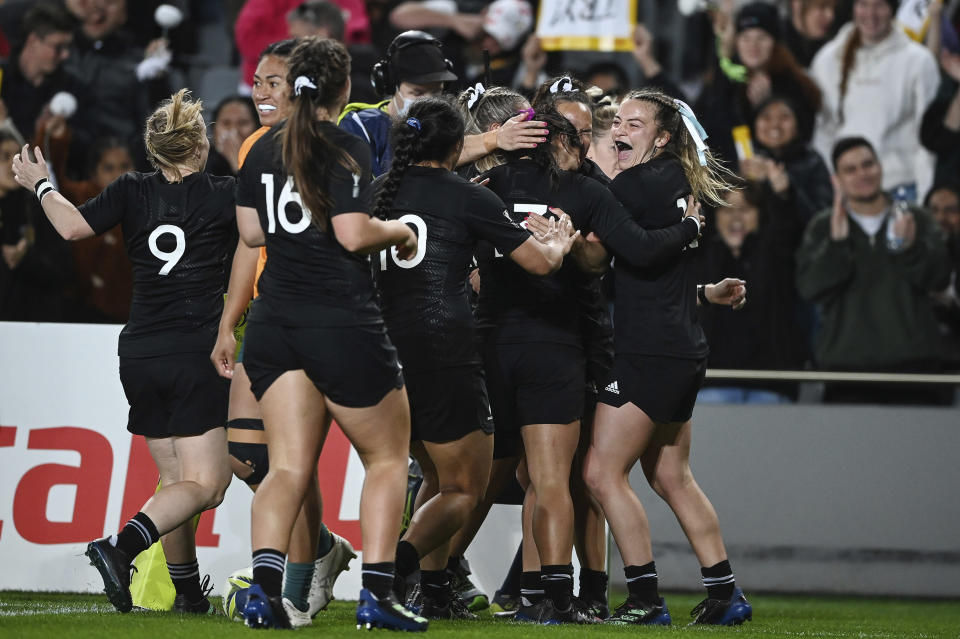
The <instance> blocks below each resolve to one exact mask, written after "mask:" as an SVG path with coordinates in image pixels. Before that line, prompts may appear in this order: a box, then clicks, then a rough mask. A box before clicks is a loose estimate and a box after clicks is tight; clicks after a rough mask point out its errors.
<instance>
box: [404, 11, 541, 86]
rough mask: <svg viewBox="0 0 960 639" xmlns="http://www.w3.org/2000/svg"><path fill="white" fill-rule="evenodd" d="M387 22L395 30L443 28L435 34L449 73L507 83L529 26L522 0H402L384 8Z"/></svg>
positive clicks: (530, 15)
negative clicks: (390, 8) (448, 62)
mask: <svg viewBox="0 0 960 639" xmlns="http://www.w3.org/2000/svg"><path fill="white" fill-rule="evenodd" d="M483 4H486V5H487V6H483ZM474 11H476V12H474ZM390 21H391V22H392V23H393V25H394V26H396V27H398V28H400V29H424V30H431V31H432V30H434V29H441V30H443V33H442V34H439V35H438V37H439V38H440V39H441V40H443V41H444V45H445V50H446V51H447V52H448V54H449V55H450V57H451V60H453V62H454V72H455V73H456V74H457V76H459V77H461V78H463V79H464V80H465V81H466V82H467V84H473V83H474V82H476V81H478V80H479V81H483V82H485V83H487V84H491V85H498V86H510V84H511V83H512V81H513V78H514V73H515V69H516V65H517V63H518V62H519V60H520V47H521V45H522V44H523V43H524V38H525V37H526V35H527V33H529V31H530V29H531V28H532V27H533V9H532V8H531V6H530V3H529V2H527V0H493V2H490V3H477V2H472V1H467V2H464V1H461V2H457V1H455V0H449V1H446V2H444V1H441V2H435V1H433V0H426V1H421V0H408V1H407V2H403V3H401V4H400V5H398V6H397V7H396V8H395V9H394V10H393V11H392V12H391V13H390ZM484 50H486V51H488V52H489V55H490V66H489V69H485V68H484V59H483V53H482V52H483V51H484Z"/></svg>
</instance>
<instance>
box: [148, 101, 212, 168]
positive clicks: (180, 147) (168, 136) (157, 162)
mask: <svg viewBox="0 0 960 639" xmlns="http://www.w3.org/2000/svg"><path fill="white" fill-rule="evenodd" d="M206 135H207V127H206V124H204V122H203V102H201V101H200V100H197V101H193V100H191V99H190V92H189V91H188V90H187V89H180V90H179V91H177V92H176V93H174V94H173V95H172V96H170V99H169V100H165V101H164V103H163V104H161V105H160V106H159V107H157V110H156V111H154V112H153V114H152V115H151V116H150V117H149V118H147V126H146V131H145V132H144V134H143V142H144V144H145V145H146V147H147V159H149V160H150V164H152V165H153V166H154V168H156V169H157V170H160V171H162V170H163V169H166V170H168V171H169V172H171V173H173V175H174V180H173V181H174V182H180V181H182V180H183V176H182V175H181V173H180V169H179V168H177V165H183V164H189V163H190V161H191V160H193V159H194V157H195V155H196V152H197V149H198V148H199V147H200V145H201V144H202V142H203V138H204V137H206Z"/></svg>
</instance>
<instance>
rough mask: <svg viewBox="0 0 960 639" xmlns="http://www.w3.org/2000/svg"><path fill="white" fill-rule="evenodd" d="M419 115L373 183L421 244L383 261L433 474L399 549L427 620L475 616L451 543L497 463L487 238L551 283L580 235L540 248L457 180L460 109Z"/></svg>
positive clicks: (397, 131) (416, 438)
mask: <svg viewBox="0 0 960 639" xmlns="http://www.w3.org/2000/svg"><path fill="white" fill-rule="evenodd" d="M407 115H408V117H407V118H406V119H405V120H401V121H398V122H397V123H395V124H394V126H393V129H392V131H391V141H392V144H393V149H394V158H393V163H392V164H391V166H390V171H389V173H388V174H387V175H385V176H382V177H381V178H378V180H377V181H376V182H375V183H374V185H373V186H374V189H375V190H376V191H377V193H378V194H377V200H376V206H375V208H374V215H375V216H377V217H380V218H382V219H388V220H399V221H400V222H403V223H406V224H408V225H410V226H412V227H413V228H415V229H416V230H417V236H418V243H417V253H416V254H415V255H413V256H412V257H411V258H410V259H408V260H401V259H398V258H397V257H396V254H395V252H393V251H391V252H388V251H386V250H384V251H381V252H380V255H379V256H374V259H373V268H374V272H375V273H376V277H377V283H378V288H379V291H380V297H381V308H382V310H383V315H384V320H385V321H386V324H387V331H388V333H389V335H390V339H391V341H392V342H393V343H394V344H395V345H396V347H397V352H398V353H399V356H400V361H401V362H402V363H403V368H404V378H405V381H406V383H407V391H408V393H409V398H410V410H411V423H412V429H411V430H412V435H411V440H412V446H411V449H412V452H413V454H414V456H415V457H416V458H417V460H418V461H419V462H420V467H421V468H422V469H423V475H424V483H423V486H422V487H421V488H420V491H419V493H418V494H417V502H418V505H419V507H418V508H417V510H416V513H415V514H414V516H413V519H412V521H411V523H410V526H409V527H408V528H407V530H406V532H405V534H404V535H403V539H402V540H401V541H400V543H399V544H398V546H397V561H396V564H397V575H398V577H401V578H405V577H407V576H408V575H410V574H412V573H413V572H414V571H415V570H416V569H417V568H418V567H419V568H420V570H421V578H420V584H421V587H422V595H423V598H422V605H421V607H420V614H421V615H422V616H424V617H427V618H440V619H444V618H446V619H449V618H451V616H452V615H455V616H458V617H460V618H475V616H474V615H472V614H471V613H470V612H469V611H467V610H466V609H465V608H464V607H462V605H458V602H459V600H456V601H454V600H453V594H454V593H453V591H452V590H451V588H450V584H449V581H448V579H447V573H446V570H445V568H446V566H447V559H448V556H449V542H450V537H451V535H453V533H455V532H456V531H457V530H458V529H459V528H460V527H461V526H462V525H463V524H464V522H465V521H466V520H467V517H468V516H469V515H470V513H471V512H472V511H473V510H474V509H475V508H476V506H477V504H478V503H479V501H480V498H481V496H482V495H483V493H484V490H485V489H486V486H487V480H488V478H489V474H490V464H491V460H492V456H493V437H491V436H490V435H491V433H493V417H492V415H491V414H490V406H489V402H488V401H487V392H486V387H485V384H484V381H483V373H482V371H481V368H480V358H479V355H478V352H477V347H476V335H475V329H474V320H473V314H472V312H471V308H470V300H469V297H468V294H467V273H468V272H469V270H470V267H471V262H472V260H473V253H474V247H475V246H476V244H477V242H478V241H480V240H483V241H486V242H488V243H489V244H490V245H492V246H494V247H496V249H497V250H498V251H499V252H500V253H502V254H503V255H507V256H509V257H510V259H511V260H513V261H514V262H515V263H517V264H518V265H519V266H520V267H522V268H523V269H524V270H526V271H528V272H530V273H533V274H535V275H547V274H549V273H551V272H553V271H555V270H557V269H558V268H560V265H561V263H562V262H563V256H564V255H565V254H566V253H567V252H568V251H569V250H570V246H571V245H572V244H573V242H574V240H575V239H576V234H575V233H574V232H573V229H572V226H571V225H570V223H569V219H564V220H563V221H562V222H561V223H559V224H557V223H556V222H554V223H553V228H550V229H547V232H546V233H545V235H544V237H543V240H544V241H543V242H541V241H538V240H537V239H535V238H534V237H533V236H532V235H531V234H530V232H529V231H527V230H525V229H524V228H523V227H521V226H520V225H519V224H516V223H515V222H513V220H512V219H511V218H510V216H509V214H508V213H507V211H506V207H504V205H503V202H501V201H500V199H499V198H498V197H497V196H496V195H494V194H493V193H492V192H490V191H489V190H488V189H486V188H484V187H483V186H479V185H477V184H473V183H471V182H468V181H467V180H464V179H463V178H461V177H459V176H458V175H456V174H455V173H453V172H452V169H453V168H454V166H455V164H456V160H457V157H458V156H459V154H460V147H461V145H462V144H463V132H464V124H463V120H462V118H461V117H460V114H459V113H458V112H457V109H456V107H454V106H453V105H452V104H451V103H450V102H447V101H446V100H443V99H436V98H426V99H423V100H418V101H417V102H415V103H414V104H413V106H411V107H410V111H409V112H408V114H407ZM418 562H419V564H418ZM451 604H452V605H451Z"/></svg>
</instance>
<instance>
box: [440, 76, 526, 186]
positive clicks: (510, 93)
mask: <svg viewBox="0 0 960 639" xmlns="http://www.w3.org/2000/svg"><path fill="white" fill-rule="evenodd" d="M471 99H473V106H472V107H471V106H469V104H470V101H471ZM457 104H458V105H459V107H460V113H461V114H462V115H463V120H464V125H465V127H466V133H467V135H476V134H479V133H486V132H487V131H489V130H490V127H491V126H493V125H494V124H503V123H504V122H506V121H507V120H509V119H510V118H512V117H513V116H515V115H517V112H519V111H520V110H521V109H525V108H526V107H528V106H529V103H528V102H527V99H526V98H525V97H523V96H522V95H520V94H519V93H517V92H516V91H514V90H512V89H508V88H506V87H490V88H489V89H486V90H485V91H484V92H483V93H482V94H480V96H479V97H476V88H475V87H471V88H469V89H467V90H466V91H463V92H461V93H460V95H459V96H458V98H457ZM504 162H505V159H504V157H503V154H502V153H501V152H500V150H499V149H497V150H495V151H493V153H489V154H487V155H485V156H483V157H482V158H480V159H479V160H477V161H476V162H474V163H473V164H474V167H475V168H476V169H477V171H479V172H480V173H483V172H484V171H489V170H490V169H492V168H493V167H495V166H499V165H500V164H503V163H504Z"/></svg>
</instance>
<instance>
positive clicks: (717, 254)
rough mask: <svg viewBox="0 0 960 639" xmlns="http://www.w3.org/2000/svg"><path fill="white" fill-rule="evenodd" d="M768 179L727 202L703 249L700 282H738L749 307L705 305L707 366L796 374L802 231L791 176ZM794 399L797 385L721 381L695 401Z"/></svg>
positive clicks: (771, 401) (752, 184) (749, 184)
mask: <svg viewBox="0 0 960 639" xmlns="http://www.w3.org/2000/svg"><path fill="white" fill-rule="evenodd" d="M771 177H772V178H773V179H767V180H765V181H762V182H746V183H745V184H744V185H743V188H742V189H741V190H739V191H733V192H731V193H730V194H729V195H728V196H727V201H728V204H729V206H722V207H720V208H718V209H717V210H716V214H715V218H714V219H715V224H716V233H715V234H714V235H713V236H712V237H711V238H710V239H709V240H707V241H706V242H705V243H704V246H703V253H702V255H701V260H702V269H703V271H702V273H701V275H700V278H699V280H698V281H719V280H721V279H723V278H724V277H735V278H738V279H741V280H745V281H746V282H747V284H748V286H749V287H750V303H749V304H747V305H746V306H744V307H743V309H742V310H739V311H737V312H736V313H734V312H733V311H732V310H731V307H729V306H715V305H709V306H701V307H700V316H701V322H702V323H703V330H704V332H705V333H706V334H707V340H708V342H709V343H710V356H709V358H708V360H707V366H708V367H710V368H734V369H760V370H765V369H766V370H783V369H786V370H793V369H796V368H799V367H800V366H801V365H802V364H803V361H804V355H805V353H804V349H803V344H804V343H805V340H804V339H802V337H801V332H800V329H799V327H798V325H797V306H798V303H799V297H798V295H797V289H796V287H795V286H794V285H793V281H794V277H795V273H796V263H795V261H794V252H795V251H796V249H797V246H798V245H799V244H800V237H801V235H802V232H803V226H802V222H801V219H800V216H799V215H798V214H797V210H796V206H795V200H794V199H793V198H792V197H791V186H790V180H789V177H787V175H786V172H785V171H783V168H782V167H780V170H779V171H778V172H774V176H771ZM710 278H713V279H712V280H711V279H710ZM796 394H797V387H796V384H792V383H782V382H756V383H751V382H738V383H736V386H735V387H733V386H730V385H729V384H721V383H718V385H713V387H711V384H707V385H706V386H705V388H704V389H703V390H701V391H700V395H699V397H698V399H699V400H701V401H707V402H723V403H737V404H739V403H748V404H775V403H783V402H786V401H789V400H792V399H796Z"/></svg>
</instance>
